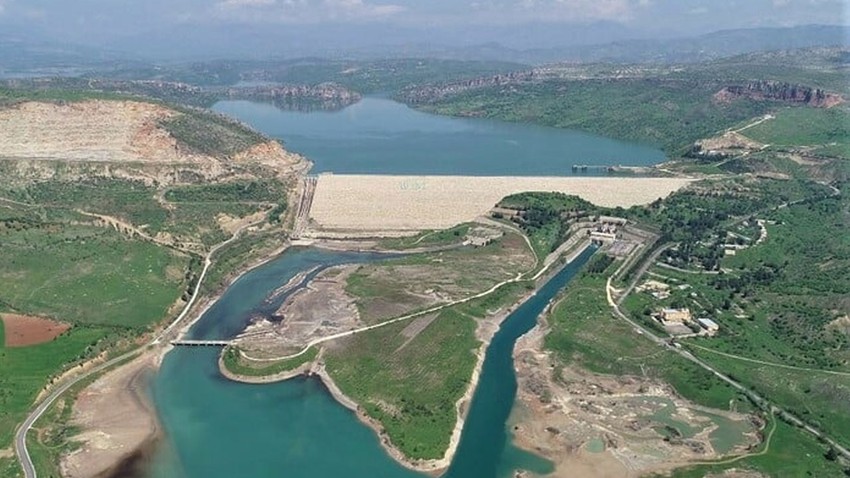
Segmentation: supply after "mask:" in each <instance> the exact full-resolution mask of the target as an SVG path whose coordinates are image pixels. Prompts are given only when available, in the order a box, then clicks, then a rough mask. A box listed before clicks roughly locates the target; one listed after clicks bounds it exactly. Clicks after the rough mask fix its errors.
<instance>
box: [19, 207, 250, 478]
mask: <svg viewBox="0 0 850 478" xmlns="http://www.w3.org/2000/svg"><path fill="white" fill-rule="evenodd" d="M260 222H262V220H261V221H256V222H252V223H250V224H246V225H244V226H242V227H240V228H239V229H238V230H237V231H236V232H234V233H233V235H232V236H230V238H229V239H227V240H226V241H224V242H220V243H218V244H216V245H215V246H214V247H213V248H212V249H210V251H209V252H208V253H207V255H206V256H205V257H204V268H203V269H202V270H201V275H200V276H199V277H198V283H197V284H196V285H195V290H194V292H193V293H192V296H191V297H190V298H189V302H187V303H186V305H185V306H184V307H183V310H182V311H181V312H180V315H178V316H177V318H176V319H174V321H172V322H171V323H170V324H169V325H168V327H166V328H165V329H163V330H162V332H160V333H159V334H158V335H157V336H156V337H155V338H154V339H153V340H151V341H150V342H148V343H147V344H145V345H143V346H141V347H139V348H137V349H135V350H131V351H130V352H127V353H125V354H122V355H119V356H118V357H115V358H113V359H111V360H108V361H106V362H104V363H102V364H100V365H98V366H96V367H94V368H92V369H90V370H88V371H86V372H84V373H82V374H81V375H79V376H77V377H74V378H72V379H70V380H68V381H67V382H64V383H63V384H61V385H60V386H59V387H58V388H56V389H54V390H53V391H52V392H50V394H49V395H48V396H47V398H45V399H44V400H42V401H41V403H39V404H38V406H36V407H35V409H33V411H32V412H30V414H29V415H28V416H27V418H26V420H24V422H23V423H21V425H20V426H19V427H18V429H17V430H15V455H16V456H17V458H18V461H19V462H20V463H21V468H23V470H24V476H25V477H26V478H37V477H38V473H37V472H36V470H35V465H34V464H33V462H32V457H31V456H30V453H29V450H28V449H27V433H28V432H29V431H30V430H31V429H32V427H33V425H34V424H35V422H37V421H38V419H39V418H41V416H42V415H44V413H45V412H46V411H47V409H48V408H50V406H51V405H53V402H55V401H56V399H57V398H59V397H60V396H61V395H62V394H64V393H65V392H67V391H68V389H70V388H71V387H73V386H74V385H76V384H78V383H80V382H81V381H83V380H85V379H86V378H88V377H91V376H92V375H93V374H96V373H99V372H101V371H103V370H105V369H107V368H109V367H112V366H113V365H116V364H119V363H121V362H123V361H125V360H127V359H130V358H132V357H134V356H136V355H138V354H140V353H142V352H143V351H144V350H146V349H148V348H151V347H154V346H157V345H159V344H161V343H162V342H163V341H162V339H163V338H164V337H165V336H166V335H167V334H169V333H170V332H171V331H172V330H173V329H174V327H176V326H177V324H179V323H180V322H182V321H183V319H184V318H186V316H187V315H189V311H190V310H191V309H192V306H193V305H195V302H196V301H197V299H198V296H199V295H200V290H201V284H203V282H204V278H205V277H206V275H207V271H208V270H209V268H210V266H211V265H212V257H213V255H214V254H215V253H216V252H218V251H219V250H221V248H222V247H225V246H227V245H228V244H230V243H232V242H233V241H235V240H236V239H238V238H239V236H240V235H242V232H243V231H244V230H245V229H247V228H249V227H251V226H254V225H257V224H259V223H260Z"/></svg>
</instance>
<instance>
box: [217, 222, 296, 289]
mask: <svg viewBox="0 0 850 478" xmlns="http://www.w3.org/2000/svg"><path fill="white" fill-rule="evenodd" d="M280 247H281V241H280V235H279V234H277V233H274V232H271V233H269V232H264V233H258V234H251V235H248V236H246V237H244V238H242V239H240V240H238V241H236V242H233V243H231V244H228V245H227V246H226V247H224V248H223V249H220V250H219V251H218V252H217V253H216V255H215V257H214V258H213V259H214V261H215V262H214V264H213V265H212V266H211V267H210V269H209V270H208V271H207V279H206V280H205V281H204V283H203V285H201V290H202V291H204V292H205V293H212V292H213V291H216V290H220V289H222V288H223V287H224V286H225V285H226V284H225V282H226V281H227V280H229V279H231V278H233V277H234V276H235V274H237V273H239V272H241V271H243V270H244V269H245V267H246V266H247V265H250V264H253V263H254V262H256V261H258V260H259V259H261V258H266V257H268V256H269V254H271V253H272V252H273V251H274V250H276V249H279V248H280Z"/></svg>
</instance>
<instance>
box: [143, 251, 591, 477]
mask: <svg viewBox="0 0 850 478" xmlns="http://www.w3.org/2000/svg"><path fill="white" fill-rule="evenodd" d="M592 253H593V251H592V250H590V249H588V250H587V251H585V253H584V254H582V255H581V256H579V257H578V258H577V259H576V260H575V261H574V262H573V263H572V264H570V265H569V266H568V267H566V268H565V269H564V270H562V271H561V272H560V273H558V274H557V275H556V276H555V277H554V278H553V279H552V280H550V281H549V282H548V283H547V284H546V285H545V286H544V287H543V288H542V289H541V290H540V291H539V292H538V293H537V294H536V295H535V296H533V297H532V298H531V299H529V300H528V301H527V302H525V303H524V304H523V305H521V306H520V307H518V308H517V310H516V311H515V312H514V313H512V314H511V315H510V316H509V317H508V319H507V320H506V321H505V322H504V324H503V326H502V328H501V329H500V330H499V332H498V333H497V334H496V336H495V337H494V338H493V341H492V343H491V345H490V347H489V348H488V351H487V358H486V360H485V362H484V366H483V369H482V374H481V380H480V382H479V386H478V388H477V389H476V392H475V394H474V396H473V400H472V405H471V408H470V412H469V415H468V417H467V423H466V426H465V428H464V431H463V434H462V437H461V442H460V447H459V449H458V453H457V455H456V459H455V460H454V462H453V463H452V465H451V468H450V469H449V471H448V473H447V476H450V477H455V478H486V477H496V476H499V477H505V476H508V475H509V474H510V472H511V471H512V470H513V469H515V468H517V467H521V468H524V469H529V470H532V471H535V472H537V473H546V472H548V471H551V465H550V464H549V463H548V462H547V461H545V460H542V459H540V458H538V457H536V456H534V455H532V454H529V453H526V452H524V451H522V450H518V449H516V448H515V447H513V446H512V445H511V444H510V440H509V435H508V432H507V431H506V429H505V423H506V421H507V418H508V415H509V414H510V411H511V407H512V405H513V401H514V396H515V393H516V377H515V375H514V368H513V361H512V358H511V355H512V350H513V344H514V342H515V340H516V339H517V337H519V336H520V335H522V334H523V333H525V332H526V331H528V330H529V329H530V328H531V327H533V326H534V324H535V322H536V319H537V317H538V315H539V314H540V313H541V312H542V311H543V309H544V308H545V307H546V305H547V304H548V302H549V300H550V299H551V298H552V296H554V295H555V293H557V291H558V290H560V289H561V288H562V287H564V285H566V283H567V282H569V280H570V279H572V277H573V276H574V274H575V272H576V271H577V270H578V269H579V268H580V267H581V266H582V265H583V264H584V263H585V262H586V261H587V260H588V258H589V257H590V256H591V254H592ZM374 259H376V256H374V255H366V254H340V253H330V252H323V251H318V250H312V249H295V250H291V251H288V252H286V253H284V254H283V255H282V256H280V257H279V258H277V259H276V260H274V261H272V262H269V263H268V264H266V265H264V266H262V267H259V268H257V269H255V270H254V271H252V272H250V273H248V274H246V275H245V276H244V277H242V278H241V279H240V280H239V281H237V282H236V283H235V284H233V286H231V287H230V288H229V289H228V291H227V292H226V293H225V294H224V296H223V297H222V298H221V300H220V301H218V302H217V303H216V304H215V306H213V307H212V308H211V309H210V310H209V311H207V312H206V313H205V314H204V316H203V317H202V319H201V320H200V321H199V322H198V324H197V325H196V326H195V327H193V329H192V331H191V332H190V336H191V337H192V338H196V339H217V338H226V337H229V336H231V335H233V334H234V333H235V332H237V331H239V330H241V328H242V327H244V325H245V323H246V321H247V320H248V319H249V318H250V317H251V316H252V315H254V314H255V313H258V312H266V313H267V312H269V311H271V310H274V309H275V308H276V307H277V305H279V303H280V302H282V301H283V300H284V299H285V295H284V296H281V297H277V298H276V299H275V300H274V301H272V302H271V303H270V302H269V301H267V300H266V297H268V296H269V295H270V294H271V293H272V292H273V291H274V290H275V289H276V288H277V287H279V286H280V285H282V284H285V283H286V282H287V281H288V280H289V279H291V278H292V277H293V276H294V275H295V274H297V273H298V272H300V271H302V270H307V269H310V268H313V267H315V266H316V265H329V264H339V263H343V262H353V261H368V260H374ZM217 357H218V351H217V350H215V349H200V348H178V349H175V350H173V351H172V352H171V353H169V354H168V355H167V356H166V358H165V360H164V362H163V365H162V368H161V369H160V372H159V374H158V375H157V376H156V378H155V379H154V382H153V384H152V394H153V398H154V403H155V404H156V407H157V410H158V412H159V416H160V420H161V421H162V424H163V427H164V428H165V432H166V436H167V443H166V444H165V446H164V447H162V449H161V450H159V451H158V455H157V456H155V458H154V460H153V464H152V467H151V469H150V470H149V472H148V476H149V477H152V478H154V477H155V478H159V477H183V476H186V477H210V478H215V477H233V476H246V477H255V476H256V477H260V476H287V477H293V478H300V477H304V478H308V477H309V478H322V477H329V478H330V477H340V476H345V477H387V478H406V477H414V476H421V475H418V474H416V473H414V472H412V471H410V470H407V469H405V468H403V467H401V466H400V465H398V464H397V463H396V462H395V461H393V460H392V459H391V458H390V457H389V456H388V455H387V454H386V453H385V452H384V450H383V449H382V448H381V446H380V444H379V442H378V438H377V436H376V435H375V433H374V432H372V431H371V430H370V429H368V428H367V427H365V426H363V425H362V424H361V423H360V422H359V421H358V420H357V418H356V417H355V415H354V414H353V413H351V412H350V411H349V410H347V409H345V408H343V407H342V406H340V405H339V404H337V403H336V402H335V401H334V400H333V398H331V397H330V395H329V394H328V393H327V392H326V390H325V389H324V387H323V385H322V384H321V383H320V382H318V381H316V380H313V379H299V380H292V381H287V382H282V383H277V384H267V385H248V384H240V383H236V382H231V381H229V380H226V379H224V378H223V377H222V376H221V375H220V374H219V372H218V369H217Z"/></svg>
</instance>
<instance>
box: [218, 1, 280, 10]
mask: <svg viewBox="0 0 850 478" xmlns="http://www.w3.org/2000/svg"><path fill="white" fill-rule="evenodd" d="M274 4H275V0H223V1H221V2H218V5H217V6H218V7H219V8H223V9H230V8H250V7H265V6H269V5H274Z"/></svg>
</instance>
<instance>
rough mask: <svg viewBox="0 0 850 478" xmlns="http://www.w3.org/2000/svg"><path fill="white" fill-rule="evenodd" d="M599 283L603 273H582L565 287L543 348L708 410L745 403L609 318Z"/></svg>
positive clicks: (570, 362) (573, 362)
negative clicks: (643, 381) (656, 386)
mask: <svg viewBox="0 0 850 478" xmlns="http://www.w3.org/2000/svg"><path fill="white" fill-rule="evenodd" d="M615 267H617V266H616V265H613V266H611V268H612V269H613V268H615ZM609 273H610V270H609ZM605 278H606V275H605V274H603V273H599V274H592V273H587V272H585V273H583V274H582V275H581V276H580V277H578V278H576V279H574V280H573V282H572V283H570V285H569V286H568V287H567V289H566V290H565V292H564V293H563V295H562V297H561V298H560V299H559V302H558V304H557V306H556V307H555V309H554V310H553V311H552V314H551V316H550V318H549V325H550V326H551V331H550V332H549V334H548V335H547V336H546V340H545V347H546V349H548V350H551V351H553V352H555V354H556V355H557V356H558V357H559V358H560V359H561V360H562V361H563V363H564V364H566V365H578V366H580V367H582V368H585V369H588V370H590V371H593V372H597V373H603V374H613V375H643V374H646V375H649V376H651V377H655V378H657V379H660V380H663V381H665V382H668V383H670V384H671V385H673V387H674V388H675V389H676V390H677V391H678V392H679V393H680V394H682V396H684V397H686V398H688V399H689V400H692V401H694V402H696V403H699V404H702V405H705V406H708V407H713V408H720V409H728V408H729V404H730V400H731V401H737V402H739V403H741V404H742V405H743V404H744V403H746V400H745V399H743V398H742V397H740V396H739V394H738V393H736V392H735V390H734V389H732V388H731V387H730V386H728V385H727V384H726V383H724V382H722V381H720V380H719V379H718V378H716V377H715V376H714V375H712V374H711V373H710V372H707V371H705V370H703V369H701V368H699V367H698V366H696V365H694V364H692V363H691V362H689V361H687V360H685V359H683V358H681V357H679V356H678V355H674V354H671V353H669V352H667V351H665V350H664V349H662V348H660V347H659V346H657V345H655V344H653V343H652V342H651V341H649V340H646V339H644V338H642V337H641V336H640V335H638V334H637V333H636V332H635V331H634V330H632V328H631V327H630V326H629V325H628V324H626V323H625V322H623V321H622V320H619V319H616V318H614V317H613V316H612V314H611V310H610V307H609V306H608V303H607V301H606V298H605ZM612 357H616V359H614V360H612V359H611V358H612Z"/></svg>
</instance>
